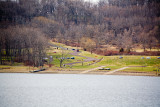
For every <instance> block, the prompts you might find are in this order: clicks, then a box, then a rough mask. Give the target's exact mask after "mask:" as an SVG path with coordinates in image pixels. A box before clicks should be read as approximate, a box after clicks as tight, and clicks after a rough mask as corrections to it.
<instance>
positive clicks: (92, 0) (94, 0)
mask: <svg viewBox="0 0 160 107" xmlns="http://www.w3.org/2000/svg"><path fill="white" fill-rule="evenodd" d="M84 1H90V2H94V3H96V2H98V1H99V0H84Z"/></svg>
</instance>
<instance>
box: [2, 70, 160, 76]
mask: <svg viewBox="0 0 160 107" xmlns="http://www.w3.org/2000/svg"><path fill="white" fill-rule="evenodd" d="M81 72H83V71H82V70H81V71H74V70H73V71H72V70H70V71H67V70H66V71H64V70H61V71H54V70H51V69H48V70H46V71H40V72H35V73H31V72H29V71H28V70H19V71H12V70H0V73H27V74H79V75H82V74H81ZM105 73H107V72H99V71H92V72H87V73H84V74H83V75H106V74H105ZM107 75H124V76H152V77H160V74H159V75H157V74H156V73H153V72H125V71H118V72H115V73H112V74H107Z"/></svg>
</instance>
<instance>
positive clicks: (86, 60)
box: [49, 43, 98, 65]
mask: <svg viewBox="0 0 160 107" xmlns="http://www.w3.org/2000/svg"><path fill="white" fill-rule="evenodd" d="M49 45H50V46H53V47H58V48H61V49H64V50H72V49H67V48H64V47H61V46H57V45H54V44H51V43H49ZM80 53H81V52H77V51H76V50H73V52H72V53H70V54H71V55H74V56H79V57H83V58H86V59H84V60H83V61H79V62H73V63H66V64H65V65H73V64H77V63H82V62H90V61H97V60H98V59H95V58H92V57H86V56H82V55H79V54H80Z"/></svg>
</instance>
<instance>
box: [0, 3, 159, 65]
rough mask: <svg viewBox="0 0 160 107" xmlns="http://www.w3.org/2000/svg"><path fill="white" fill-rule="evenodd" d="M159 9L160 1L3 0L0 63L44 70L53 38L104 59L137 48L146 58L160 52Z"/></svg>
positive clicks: (129, 52)
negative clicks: (150, 54)
mask: <svg viewBox="0 0 160 107" xmlns="http://www.w3.org/2000/svg"><path fill="white" fill-rule="evenodd" d="M159 10H160V1H159V0H100V1H99V2H98V3H91V2H86V1H83V0H15V1H10V0H5V1H4V0H3V1H2V0H0V64H5V63H6V60H7V61H9V62H11V63H14V62H25V64H29V65H34V66H42V65H43V64H44V61H43V58H44V57H45V56H46V48H47V47H48V41H49V40H52V41H54V42H59V43H63V44H66V45H71V46H78V47H82V48H83V49H84V50H87V51H90V52H95V53H98V54H102V53H103V55H117V54H122V53H123V52H125V54H132V53H133V52H131V50H132V49H133V48H136V47H140V48H142V49H143V50H144V53H143V54H145V53H147V52H145V51H146V48H148V49H150V50H151V49H153V48H154V49H159V48H160V11H159ZM103 46H113V47H116V48H117V49H118V50H119V51H118V52H113V51H112V50H107V48H105V50H103V49H101V48H102V47H103ZM108 52H110V53H109V54H108ZM121 52H122V53H121ZM133 54H141V53H136V52H135V53H133ZM154 55H160V53H159V52H154Z"/></svg>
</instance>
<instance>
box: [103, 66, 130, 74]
mask: <svg viewBox="0 0 160 107" xmlns="http://www.w3.org/2000/svg"><path fill="white" fill-rule="evenodd" d="M126 68H129V67H123V68H120V69H116V70H113V71H110V72H107V73H104V74H105V75H110V74H113V73H115V72H117V71H121V70H124V69H126Z"/></svg>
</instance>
